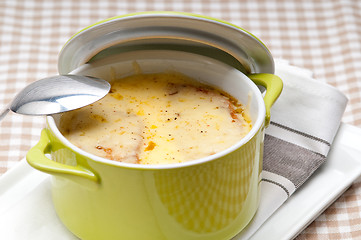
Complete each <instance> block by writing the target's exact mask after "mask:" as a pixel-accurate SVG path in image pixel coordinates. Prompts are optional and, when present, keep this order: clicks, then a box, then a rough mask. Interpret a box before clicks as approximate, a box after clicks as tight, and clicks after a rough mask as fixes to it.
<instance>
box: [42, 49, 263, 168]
mask: <svg viewBox="0 0 361 240" xmlns="http://www.w3.org/2000/svg"><path fill="white" fill-rule="evenodd" d="M153 51H154V50H151V51H149V50H148V51H140V52H138V54H139V53H140V55H142V54H141V53H145V52H153ZM160 52H163V53H167V52H172V51H164V50H163V51H160ZM125 55H127V54H125ZM143 56H144V55H143ZM187 56H188V57H189V56H193V57H194V56H196V55H195V54H193V53H178V55H177V59H182V57H185V58H186V57H187ZM197 58H199V59H201V60H203V61H207V62H213V63H214V64H217V65H218V66H219V67H220V68H224V69H225V70H224V71H227V69H228V71H231V70H235V68H233V67H231V66H229V65H227V64H225V63H223V62H220V61H218V60H215V59H212V58H209V57H206V56H200V55H198V56H197ZM193 59H195V58H193ZM199 59H198V60H199ZM168 60H169V61H171V60H174V59H172V58H169V59H168ZM99 62H100V63H101V62H105V63H106V62H107V59H103V60H99ZM97 65H98V64H95V66H97ZM106 65H107V64H104V65H101V64H100V66H106ZM83 67H84V66H83ZM95 68H96V67H95ZM79 69H82V67H79ZM74 71H76V70H74ZM236 73H237V74H239V75H240V77H241V78H245V77H246V78H248V77H247V76H246V75H245V74H244V73H242V72H240V71H238V70H237V71H236ZM248 83H249V84H248V85H249V88H250V90H251V91H252V96H253V97H254V99H257V100H256V101H257V105H258V109H259V110H258V116H257V118H256V119H255V120H254V123H253V126H252V128H251V130H250V131H249V132H248V134H247V135H246V136H244V137H243V138H241V139H240V140H239V141H238V142H236V143H235V144H233V145H232V146H230V147H228V148H226V149H224V150H222V151H220V152H217V153H215V154H213V155H210V156H207V157H203V158H199V159H195V160H190V161H187V162H181V163H169V164H153V165H143V164H134V163H125V162H118V161H114V160H110V159H106V158H102V157H99V156H96V155H93V154H91V153H88V152H86V151H84V150H82V149H81V148H79V147H77V146H75V145H74V144H72V143H71V142H70V141H69V140H68V139H66V138H65V137H64V136H63V135H62V134H61V132H60V130H59V128H58V127H57V124H56V122H55V120H54V118H53V116H51V115H49V116H47V117H46V120H47V125H48V128H49V129H50V130H51V131H52V133H53V134H54V135H55V136H56V137H57V138H58V139H59V140H60V141H61V142H62V143H63V144H64V145H65V146H66V147H68V148H69V149H71V150H72V151H74V152H76V153H78V154H80V155H82V156H85V157H87V158H88V159H91V160H93V161H96V162H100V163H104V164H107V165H112V166H117V167H123V168H131V169H142V170H161V169H175V168H185V167H190V166H194V165H199V164H203V163H206V162H210V161H213V160H217V159H219V158H221V157H223V156H225V155H228V154H230V153H232V152H234V151H236V150H237V149H239V148H241V147H242V146H243V145H245V144H246V143H247V142H249V141H250V140H251V139H252V138H253V137H254V136H255V135H256V134H257V132H258V131H259V130H260V129H261V128H263V127H264V126H265V116H266V109H265V104H264V100H263V97H262V94H261V91H260V90H259V88H258V87H257V86H256V84H254V83H253V82H252V81H251V80H250V79H249V82H248Z"/></svg>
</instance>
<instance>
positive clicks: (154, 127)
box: [60, 73, 252, 164]
mask: <svg viewBox="0 0 361 240" xmlns="http://www.w3.org/2000/svg"><path fill="white" fill-rule="evenodd" d="M251 127H252V126H251V123H250V118H249V116H248V114H247V111H246V109H245V108H244V107H243V106H242V105H241V104H239V103H237V101H235V99H234V98H232V97H231V96H229V95H227V94H225V93H223V92H221V91H219V90H217V89H214V88H211V87H209V86H205V85H203V84H200V83H198V82H196V81H194V80H193V79H190V78H188V77H186V76H184V75H181V74H179V73H158V74H138V75H134V76H130V77H126V78H123V79H119V80H117V81H114V82H113V83H112V88H111V91H110V93H109V94H108V95H107V96H105V97H104V98H103V99H101V100H100V101H98V102H96V103H94V104H91V105H89V106H86V107H84V108H81V109H78V110H74V111H71V112H67V113H64V114H63V115H62V117H61V121H60V131H61V132H62V134H63V135H64V136H65V137H66V138H67V139H68V140H69V141H70V142H72V143H73V144H74V145H76V146H77V147H79V148H81V149H83V150H85V151H87V152H89V153H92V154H94V155H97V156H100V157H104V158H108V159H111V160H115V161H121V162H128V163H139V164H167V163H179V162H185V161H191V160H195V159H199V158H202V157H206V156H209V155H212V154H215V153H217V152H220V151H222V150H224V149H226V148H228V147H230V146H232V145H233V144H235V143H236V142H238V141H240V140H241V139H242V138H243V137H244V136H245V135H246V134H247V133H248V132H249V131H250V129H251Z"/></svg>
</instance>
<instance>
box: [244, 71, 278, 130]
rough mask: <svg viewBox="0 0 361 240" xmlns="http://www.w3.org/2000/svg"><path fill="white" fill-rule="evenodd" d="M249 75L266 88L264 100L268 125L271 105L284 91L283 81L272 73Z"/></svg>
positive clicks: (266, 123) (267, 123) (266, 124)
mask: <svg viewBox="0 0 361 240" xmlns="http://www.w3.org/2000/svg"><path fill="white" fill-rule="evenodd" d="M247 76H248V77H249V78H250V79H251V80H252V81H253V82H254V83H255V84H256V85H261V86H263V87H265V88H266V94H265V96H264V98H263V100H264V103H265V106H266V119H265V126H266V127H267V126H268V125H269V123H270V118H271V107H272V105H273V103H274V102H275V101H276V100H277V98H278V97H279V96H280V94H281V92H282V89H283V82H282V80H281V79H280V78H279V77H277V76H276V75H274V74H270V73H256V74H249V75H247Z"/></svg>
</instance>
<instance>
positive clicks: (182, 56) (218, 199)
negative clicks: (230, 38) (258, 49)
mask: <svg viewBox="0 0 361 240" xmlns="http://www.w3.org/2000/svg"><path fill="white" fill-rule="evenodd" d="M134 60H136V61H137V64H138V65H139V66H140V68H141V69H142V71H143V72H144V73H152V72H164V71H168V70H172V71H178V72H181V73H183V74H186V75H188V76H190V77H192V78H194V79H198V80H199V81H202V82H203V83H207V84H209V85H213V86H217V87H218V88H220V89H222V90H224V91H226V92H228V93H229V94H231V95H232V96H234V97H235V98H237V99H238V100H239V101H240V102H242V103H243V104H245V105H248V106H249V110H250V115H251V118H252V124H253V128H252V129H251V131H250V132H249V134H248V135H247V136H246V137H244V138H242V139H240V140H239V142H237V143H236V144H234V145H233V146H232V147H230V148H228V149H226V150H224V151H222V152H219V153H216V154H214V155H212V156H208V157H205V158H202V159H198V160H194V161H190V162H186V163H178V164H168V165H147V166H145V165H137V164H129V163H121V162H115V161H111V160H108V159H104V158H100V157H97V156H94V155H91V154H89V153H87V152H84V151H83V150H81V149H79V148H77V147H76V146H74V145H73V144H71V143H70V142H69V141H68V140H67V139H65V138H64V136H62V135H61V133H60V132H59V129H58V124H59V120H60V115H54V116H48V117H47V127H46V129H44V130H43V131H42V134H41V138H40V141H39V143H38V144H37V145H36V146H35V147H33V148H32V149H31V150H30V151H29V152H28V154H27V160H28V163H29V164H30V165H31V166H32V167H34V168H36V169H38V170H40V171H43V172H46V173H49V174H51V175H52V176H53V181H52V196H53V202H54V206H55V209H56V212H57V214H58V216H59V218H60V219H61V221H62V222H63V223H64V224H65V226H66V227H67V228H68V229H69V230H70V231H72V232H73V233H74V234H75V235H76V236H78V237H80V238H81V239H94V240H98V239H127V240H130V239H137V240H138V239H154V240H162V239H179V240H184V239H187V240H192V239H197V240H201V239H204V240H212V239H214V240H221V239H230V238H232V237H233V236H235V235H236V234H237V233H239V232H240V231H241V230H242V229H243V228H244V227H245V226H246V225H247V224H248V223H249V222H250V221H251V219H252V217H253V216H254V214H255V212H256V210H257V207H258V204H259V200H260V199H259V192H260V188H259V183H260V179H261V178H260V173H261V170H262V156H263V141H264V129H265V127H266V125H267V124H268V122H269V117H270V115H269V112H270V108H271V106H272V104H273V102H274V101H275V100H276V99H277V97H278V96H279V94H280V92H281V90H282V81H281V80H280V79H279V78H278V77H276V76H275V75H272V74H268V73H261V74H248V75H246V74H244V73H242V72H241V71H240V70H238V69H236V68H234V67H233V66H230V65H229V64H225V63H223V62H221V61H218V60H215V59H213V58H209V57H206V56H204V55H198V54H195V53H189V52H180V51H176V52H175V51H170V50H142V51H140V50H137V51H130V52H129V51H128V52H123V53H117V54H115V55H111V56H107V57H104V58H101V59H95V60H93V61H90V62H88V63H86V64H81V66H80V67H77V68H76V69H75V70H73V71H72V73H74V74H79V75H91V76H95V77H100V78H104V79H106V80H110V79H111V78H114V77H115V78H120V77H124V76H125V75H130V74H133V73H134V72H133V71H134V70H133V64H134ZM255 83H256V84H257V85H261V86H263V87H265V88H266V90H267V91H266V93H265V94H264V95H262V93H261V92H260V90H259V88H258V87H257V86H256V84H255ZM48 154H50V155H51V159H50V158H49V155H48Z"/></svg>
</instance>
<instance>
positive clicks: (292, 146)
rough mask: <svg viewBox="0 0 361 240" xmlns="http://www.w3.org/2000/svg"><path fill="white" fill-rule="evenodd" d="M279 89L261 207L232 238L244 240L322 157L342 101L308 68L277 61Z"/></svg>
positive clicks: (344, 100)
mask: <svg viewBox="0 0 361 240" xmlns="http://www.w3.org/2000/svg"><path fill="white" fill-rule="evenodd" d="M275 74H276V75H278V76H279V77H280V78H281V79H282V80H283V82H284V89H283V92H282V94H281V96H280V98H279V99H278V100H277V102H276V103H275V104H274V106H273V107H272V110H271V123H270V125H269V127H268V128H267V130H266V136H265V144H264V148H265V149H264V162H263V172H262V182H261V188H262V190H261V191H262V198H261V203H260V208H259V210H258V212H257V214H256V216H255V218H254V219H253V220H252V222H251V223H250V225H249V226H248V227H247V228H246V229H245V230H244V231H242V232H241V233H240V234H238V235H237V236H236V237H234V238H233V239H234V240H236V239H237V240H238V239H242V240H243V239H248V238H250V237H251V236H252V235H253V234H254V233H255V232H256V231H257V229H258V228H259V227H260V226H261V225H262V224H263V223H264V222H265V221H266V220H267V219H268V218H269V217H270V216H271V215H272V214H273V213H274V212H275V211H276V210H277V209H278V208H279V207H280V206H281V205H282V204H283V203H284V202H285V201H286V200H287V199H288V198H289V197H290V196H291V195H292V194H293V193H294V192H295V191H296V190H297V188H299V187H300V186H301V185H302V184H303V183H304V182H305V181H306V180H307V179H308V178H309V177H310V176H311V175H312V174H313V173H314V171H315V170H316V169H317V168H318V167H320V166H321V165H322V163H324V162H325V161H326V159H327V154H328V152H329V150H330V147H331V144H332V142H333V139H334V137H335V135H336V133H337V130H338V127H339V125H340V123H341V118H342V115H343V113H344V111H345V108H346V104H347V98H346V97H345V95H344V94H342V93H341V92H340V91H338V90H337V89H335V88H333V87H332V86H329V85H327V84H325V83H322V82H319V81H316V80H314V79H312V73H311V72H309V71H308V70H305V69H301V68H298V67H294V66H290V65H288V63H287V62H286V61H282V60H276V73H275Z"/></svg>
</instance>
